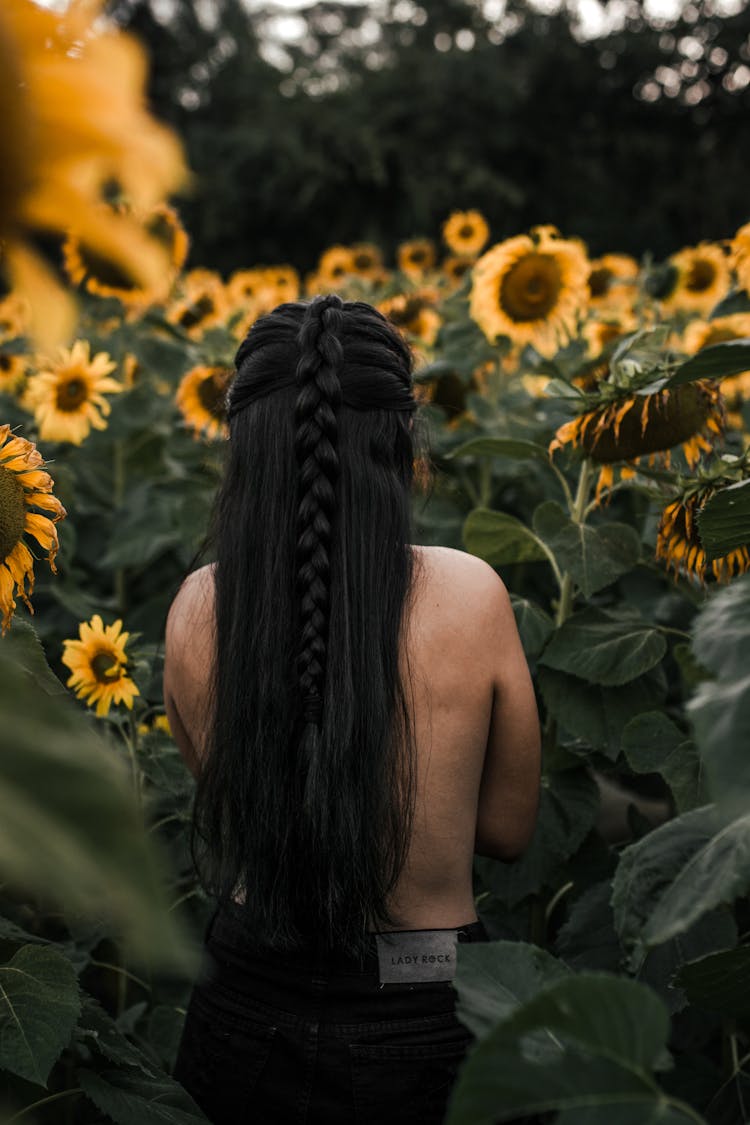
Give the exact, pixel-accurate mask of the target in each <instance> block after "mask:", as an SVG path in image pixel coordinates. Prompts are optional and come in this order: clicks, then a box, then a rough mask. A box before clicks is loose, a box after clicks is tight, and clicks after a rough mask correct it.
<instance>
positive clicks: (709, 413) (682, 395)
mask: <svg viewBox="0 0 750 1125" xmlns="http://www.w3.org/2000/svg"><path fill="white" fill-rule="evenodd" d="M723 428H724V409H723V403H722V398H721V394H720V393H719V391H718V389H717V388H716V387H715V386H714V385H713V383H712V382H710V381H709V380H698V381H696V382H694V383H685V384H683V385H682V386H678V387H673V388H668V387H663V388H662V389H661V390H659V391H655V392H653V393H647V394H636V393H627V391H624V392H623V393H622V394H621V395H620V396H619V397H618V398H617V399H616V400H615V401H609V402H604V403H602V404H601V405H599V406H594V407H592V408H590V409H588V410H585V411H584V412H583V413H581V414H579V415H578V417H576V418H573V419H572V420H571V421H570V422H565V423H564V424H563V425H562V426H560V428H559V429H558V431H557V433H556V434H555V437H554V438H553V440H552V441H551V443H550V446H549V452H550V454H552V453H554V451H555V450H557V449H561V448H563V446H566V445H567V446H570V447H572V448H580V449H581V450H583V452H584V453H585V454H586V456H588V457H590V458H591V460H592V461H594V462H595V463H597V464H599V465H600V466H602V467H603V468H605V469H606V468H608V467H609V466H612V465H614V464H616V463H617V462H620V461H625V462H629V463H631V464H634V463H635V462H637V460H638V459H639V458H640V457H644V456H649V457H650V459H651V460H653V459H654V458H655V456H657V455H658V458H659V459H660V460H661V461H662V462H663V463H664V464H665V465H669V464H670V460H671V451H672V450H673V449H674V448H676V447H678V446H679V447H680V448H681V450H682V452H683V454H684V457H685V460H686V462H687V463H688V465H689V466H690V467H691V468H692V467H694V466H695V465H696V464H697V463H698V461H699V460H700V457H701V454H702V453H704V452H706V453H707V452H709V451H710V450H711V449H712V448H713V444H714V443H715V442H716V441H717V440H718V438H720V437H721V435H722V433H723ZM610 476H611V474H610V473H609V472H607V473H605V476H604V478H603V479H600V482H599V488H598V489H597V493H599V492H600V491H601V488H602V487H604V486H605V484H606V482H607V480H608V479H609V478H610Z"/></svg>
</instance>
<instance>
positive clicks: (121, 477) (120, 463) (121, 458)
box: [112, 438, 125, 616]
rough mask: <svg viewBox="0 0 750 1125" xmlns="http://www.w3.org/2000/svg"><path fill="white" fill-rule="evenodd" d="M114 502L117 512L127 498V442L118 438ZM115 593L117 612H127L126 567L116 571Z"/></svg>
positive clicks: (114, 468)
mask: <svg viewBox="0 0 750 1125" xmlns="http://www.w3.org/2000/svg"><path fill="white" fill-rule="evenodd" d="M112 457H113V462H112V479H113V487H112V503H113V507H114V510H115V513H117V512H118V511H119V509H120V508H121V507H122V502H123V500H124V499H125V442H124V441H123V440H122V438H118V439H117V441H115V443H114V445H113V446H112ZM114 595H115V604H116V606H117V612H118V614H120V616H123V615H124V613H125V568H124V567H121V566H118V567H116V568H115V573H114Z"/></svg>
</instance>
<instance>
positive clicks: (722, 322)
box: [682, 313, 750, 430]
mask: <svg viewBox="0 0 750 1125" xmlns="http://www.w3.org/2000/svg"><path fill="white" fill-rule="evenodd" d="M746 338H750V313H733V314H732V315H731V316H719V317H717V318H716V320H708V321H705V320H693V321H691V323H690V324H688V326H687V327H686V329H685V335H684V338H683V341H682V346H683V347H684V349H685V351H686V352H687V353H688V354H689V355H694V354H695V352H698V351H700V350H701V348H708V347H711V346H712V345H714V344H724V343H726V341H727V340H744V339H746ZM719 390H720V391H721V393H722V394H723V395H724V405H725V407H726V412H727V422H728V423H729V425H730V426H734V427H735V428H736V429H739V430H741V429H742V428H743V421H742V415H741V414H740V409H741V407H742V404H743V402H746V401H747V399H748V398H750V371H742V372H740V373H739V374H738V375H728V376H727V377H726V378H724V379H720V380H719Z"/></svg>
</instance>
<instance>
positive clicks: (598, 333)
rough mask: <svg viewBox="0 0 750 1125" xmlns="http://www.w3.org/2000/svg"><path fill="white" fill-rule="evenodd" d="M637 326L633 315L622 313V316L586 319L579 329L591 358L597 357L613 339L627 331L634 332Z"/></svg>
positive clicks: (618, 337)
mask: <svg viewBox="0 0 750 1125" xmlns="http://www.w3.org/2000/svg"><path fill="white" fill-rule="evenodd" d="M637 327H638V323H637V321H636V319H635V317H633V316H630V315H628V314H627V313H624V314H623V315H622V316H610V317H607V319H606V320H587V321H586V323H585V324H584V326H583V329H582V331H581V335H582V336H583V339H584V340H585V341H586V348H587V351H588V354H589V356H590V357H591V358H592V359H597V358H598V357H599V356H601V355H602V354H603V353H604V352H605V351H607V349H608V348H610V347H611V345H612V344H614V343H615V341H617V340H619V339H620V338H621V337H622V336H624V335H625V334H626V333H628V332H634V331H635V330H636V328H637Z"/></svg>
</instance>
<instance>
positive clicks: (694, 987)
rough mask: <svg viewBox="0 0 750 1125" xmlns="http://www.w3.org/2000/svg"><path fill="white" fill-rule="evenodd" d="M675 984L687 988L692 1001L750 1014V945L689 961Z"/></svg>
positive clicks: (725, 1011) (712, 1008) (725, 1013)
mask: <svg viewBox="0 0 750 1125" xmlns="http://www.w3.org/2000/svg"><path fill="white" fill-rule="evenodd" d="M674 983H675V984H676V985H679V986H680V988H683V989H684V990H685V993H686V995H687V997H688V999H689V1000H690V1003H691V1004H695V1005H696V1006H697V1007H699V1008H704V1009H705V1010H706V1011H707V1012H718V1013H719V1014H720V1015H723V1016H733V1017H736V1018H740V1019H741V1018H744V1017H746V1016H748V1015H750V946H747V945H741V946H740V947H739V948H738V949H724V950H722V951H721V952H720V953H709V955H708V956H707V957H699V958H697V959H696V960H694V961H688V962H686V963H685V964H684V965H682V966H681V967H680V969H679V970H678V972H677V973H676V974H675V976H674Z"/></svg>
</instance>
